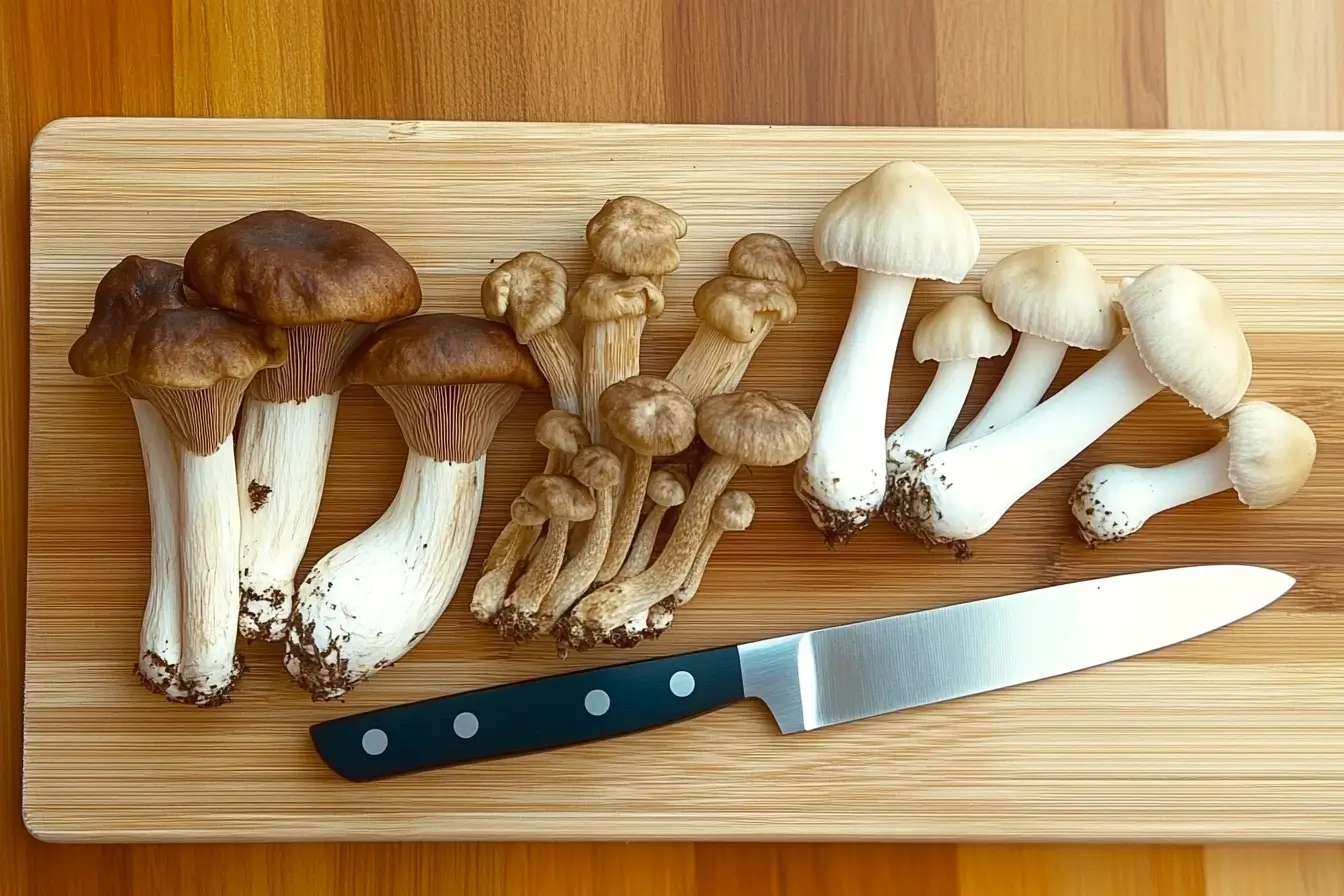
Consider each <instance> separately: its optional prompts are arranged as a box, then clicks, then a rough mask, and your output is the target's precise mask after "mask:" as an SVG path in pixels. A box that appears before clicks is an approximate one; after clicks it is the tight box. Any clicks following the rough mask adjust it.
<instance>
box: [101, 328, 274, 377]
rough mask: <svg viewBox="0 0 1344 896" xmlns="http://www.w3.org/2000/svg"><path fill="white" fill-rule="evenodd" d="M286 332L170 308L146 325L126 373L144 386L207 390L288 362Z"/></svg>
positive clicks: (133, 345)
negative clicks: (223, 382)
mask: <svg viewBox="0 0 1344 896" xmlns="http://www.w3.org/2000/svg"><path fill="white" fill-rule="evenodd" d="M286 345H287V343H286V341H285V337H284V333H283V332H282V331H281V330H279V329H277V328H275V327H271V326H268V325H266V324H261V323H257V322H256V321H253V320H248V319H247V318H245V317H240V316H239V315H236V314H229V313H228V312H226V311H220V310H218V309H216V308H168V309H165V310H163V311H160V312H158V313H157V314H155V315H154V316H153V317H151V318H149V319H148V320H147V321H145V322H144V324H142V325H141V327H140V330H139V332H137V333H136V335H135V341H134V342H133V343H132V345H131V353H130V363H129V365H128V367H127V371H126V373H127V375H128V376H129V377H130V378H131V379H132V380H134V381H135V382H137V383H139V384H140V385H143V386H155V387H160V388H165V389H207V388H209V387H211V386H214V385H216V384H217V383H220V382H222V381H223V380H248V379H251V378H252V377H253V376H255V375H256V373H257V371H259V370H262V369H264V368H267V367H277V366H279V365H280V364H283V363H284V361H285V357H286Z"/></svg>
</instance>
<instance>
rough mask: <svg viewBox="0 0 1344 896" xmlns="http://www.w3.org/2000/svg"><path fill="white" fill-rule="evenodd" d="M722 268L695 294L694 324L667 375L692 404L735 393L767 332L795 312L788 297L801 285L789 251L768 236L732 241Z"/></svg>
mask: <svg viewBox="0 0 1344 896" xmlns="http://www.w3.org/2000/svg"><path fill="white" fill-rule="evenodd" d="M728 269H729V271H730V273H728V274H726V275H724V276H721V277H715V278H714V279H712V280H708V281H706V282H705V283H703V284H701V286H700V288H699V289H697V290H696V292H695V300H694V306H695V314H696V317H698V318H699V319H700V324H699V326H697V327H696V330H695V335H694V336H693V337H692V338H691V342H690V344H689V345H687V346H686V350H685V351H683V352H682V353H681V357H680V358H678V359H677V362H676V364H674V365H673V367H672V371H671V372H670V373H669V374H668V375H667V378H668V379H669V380H670V381H671V382H673V383H675V384H676V385H678V386H680V387H681V389H682V391H684V392H685V393H686V395H687V396H688V397H689V398H690V399H691V401H692V402H694V403H697V404H698V403H699V402H700V401H701V399H703V398H705V397H706V396H709V395H717V394H719V393H721V392H731V391H733V390H734V389H736V388H737V386H738V383H740V382H741V381H742V377H743V376H744V375H745V374H746V372H747V365H748V364H749V363H750V362H751V358H752V356H753V355H754V354H755V353H756V349H757V348H759V347H760V345H761V343H762V342H764V341H765V337H766V336H768V335H769V334H770V331H771V329H773V328H774V326H775V325H776V324H787V323H789V322H791V321H792V320H793V318H794V316H795V315H796V314H797V313H798V306H797V304H796V303H795V302H794V293H796V292H798V291H799V290H801V289H802V288H803V287H804V286H805V285H806V283H807V276H806V274H805V273H804V272H803V266H802V263H801V262H799V261H798V258H797V256H795V255H794V254H793V249H792V247H790V246H789V244H788V243H787V242H785V241H784V240H782V239H780V238H779V237H777V236H774V235H773V234H769V233H753V234H748V235H747V236H744V237H743V238H742V239H740V240H738V241H737V242H736V243H735V244H734V245H733V248H732V250H731V251H730V252H729V253H728Z"/></svg>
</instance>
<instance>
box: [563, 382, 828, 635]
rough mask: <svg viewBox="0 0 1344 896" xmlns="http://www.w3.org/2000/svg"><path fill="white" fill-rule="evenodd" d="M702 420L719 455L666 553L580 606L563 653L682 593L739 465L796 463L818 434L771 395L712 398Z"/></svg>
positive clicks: (566, 630) (570, 618) (706, 469)
mask: <svg viewBox="0 0 1344 896" xmlns="http://www.w3.org/2000/svg"><path fill="white" fill-rule="evenodd" d="M696 422H697V425H698V427H699V430H700V437H701V438H702V439H704V441H705V444H706V445H708V446H709V448H710V450H711V451H712V452H713V453H712V454H711V455H710V456H709V459H708V460H707V461H706V462H705V464H704V466H703V467H701V469H700V473H699V475H698V476H696V479H695V483H694V485H692V486H691V493H690V495H688V496H687V498H686V503H685V504H684V505H683V506H682V508H681V514H680V516H679V517H678V519H677V525H676V526H675V528H673V530H672V535H671V537H669V539H668V541H667V545H666V546H665V547H664V548H663V552H662V553H661V554H659V555H658V559H657V560H655V561H654V562H653V564H652V565H651V566H649V568H648V569H645V570H644V571H643V572H641V573H639V574H638V575H636V576H633V577H631V578H629V579H625V580H623V581H620V582H612V583H610V584H607V585H604V586H603V587H601V588H599V589H597V590H595V591H593V592H591V593H590V594H588V595H587V596H586V597H584V598H583V599H582V600H580V601H579V602H578V603H577V604H575V605H574V608H573V609H572V610H571V611H570V613H569V614H568V615H567V616H566V617H565V618H563V619H562V620H561V621H560V623H559V624H558V625H556V626H555V629H554V632H555V635H556V641H557V642H558V645H559V648H560V650H561V652H562V653H563V652H565V651H566V650H567V649H568V648H569V647H574V648H576V649H579V650H583V649H586V648H588V647H592V646H594V645H596V644H598V643H600V642H601V641H602V640H603V639H605V638H606V637H607V636H608V635H609V634H610V633H611V632H612V631H613V630H615V629H616V628H618V627H619V626H621V625H623V624H624V623H625V622H626V621H627V620H631V619H635V618H636V617H638V616H642V615H643V614H644V613H645V612H646V611H647V610H648V609H649V608H650V607H651V606H653V605H654V604H656V603H657V602H658V601H660V600H662V599H663V598H665V597H667V596H668V595H670V594H672V593H673V592H674V591H676V590H677V588H678V587H680V586H681V583H682V582H683V581H684V580H685V578H686V575H687V573H688V572H689V571H690V569H691V565H692V564H693V563H694V561H695V555H696V552H697V551H698V550H699V547H700V543H701V542H702V541H703V540H704V537H705V533H706V531H707V530H708V528H709V520H710V515H711V512H712V510H713V507H714V501H715V499H717V498H718V497H719V495H720V494H722V493H723V491H724V489H726V488H727V487H728V483H729V481H730V480H731V479H732V478H733V475H734V474H735V473H736V472H737V470H738V467H740V466H741V465H743V464H748V465H751V466H766V467H779V466H784V465H786V464H791V463H793V462H794V461H796V460H797V459H798V458H800V457H802V456H803V454H804V453H805V452H806V451H807V445H808V442H809V440H810V439H811V435H812V433H811V427H810V425H809V423H808V419H807V415H806V414H804V413H803V412H802V411H800V410H799V409H798V408H797V407H795V406H794V405H793V404H791V403H789V402H787V401H784V400H783V399H780V398H776V397H774V396H773V395H770V394H769V393H766V392H757V391H738V392H728V393H725V394H723V395H711V396H710V397H709V398H706V399H705V400H704V401H702V402H701V403H700V407H699V409H698V410H697V413H696Z"/></svg>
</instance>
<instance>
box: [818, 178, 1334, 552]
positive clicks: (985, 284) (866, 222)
mask: <svg viewBox="0 0 1344 896" xmlns="http://www.w3.org/2000/svg"><path fill="white" fill-rule="evenodd" d="M814 240H815V250H816V254H817V257H818V258H819V259H820V260H821V262H822V264H823V266H824V267H826V268H827V269H831V268H834V267H835V266H837V265H844V266H848V267H853V268H855V269H856V270H857V279H856V284H855V293H854V302H853V307H852V309H851V313H850V317H849V322H848V325H847V326H846V328H845V332H844V335H843V336H842V338H841V340H840V345H839V349H838V351H837V353H836V355H835V359H834V361H833V363H832V365H831V368H830V371H829V373H828V375H827V378H826V382H825V385H824V386H823V388H822V392H821V397H820V399H819V401H818V403H817V406H816V410H815V412H814V414H813V418H812V424H813V429H814V433H813V438H812V445H811V448H810V450H809V452H808V453H807V455H806V457H804V459H803V460H802V461H801V462H800V463H799V464H798V467H797V469H796V475H795V488H796V491H797V493H798V495H799V497H800V499H801V500H802V501H803V502H804V504H805V505H806V506H807V508H808V510H809V511H810V515H811V517H812V520H813V522H814V523H815V524H816V525H817V526H818V527H819V528H820V529H821V530H822V532H823V533H824V535H825V537H826V539H827V540H828V541H830V542H832V543H836V542H843V541H845V540H847V539H848V538H850V537H851V536H852V535H853V534H854V533H855V532H857V531H858V530H860V529H862V528H863V527H864V526H866V525H868V524H869V522H871V520H872V518H873V517H874V516H875V515H876V514H878V513H879V512H881V513H883V514H884V515H885V516H886V517H887V519H889V520H890V521H891V522H892V523H893V524H895V525H896V526H897V527H899V528H900V529H902V530H904V531H905V532H908V533H910V534H912V535H914V536H916V537H917V538H919V539H920V540H922V541H924V542H926V543H930V544H949V545H952V546H953V547H954V548H955V549H956V555H957V556H958V557H960V558H965V557H968V556H969V554H970V552H969V550H968V549H967V547H966V543H967V542H968V541H970V540H972V539H975V538H978V537H980V536H982V535H984V534H985V533H986V532H988V531H989V530H990V529H991V528H992V527H993V526H994V525H995V524H996V523H997V522H998V521H999V520H1000V519H1001V518H1002V517H1003V515H1004V514H1005V513H1006V512H1007V511H1008V510H1009V509H1010V508H1011V507H1012V506H1013V505H1014V504H1015V503H1017V501H1018V500H1019V499H1021V498H1022V497H1023V496H1024V495H1025V494H1027V493H1028V492H1029V491H1031V490H1032V489H1033V488H1035V487H1036V486H1037V485H1039V484H1040V483H1042V482H1043V481H1045V480H1046V479H1047V478H1048V477H1050V476H1051V475H1052V474H1054V473H1055V472H1057V471H1058V470H1060V469H1061V468H1062V467H1064V466H1065V465H1066V464H1067V463H1069V462H1070V461H1071V460H1073V459H1074V458H1075V457H1077V456H1078V455H1079V454H1080V453H1082V451H1083V450H1084V449H1086V448H1087V447H1088V446H1089V445H1090V444H1091V443H1092V442H1094V441H1096V440H1097V439H1098V438H1100V437H1101V436H1102V435H1103V434H1104V433H1105V432H1107V431H1108V430H1109V429H1110V428H1111V427H1113V426H1115V424H1117V423H1118V422H1119V421H1120V420H1121V419H1123V418H1124V417H1125V416H1126V415H1128V414H1130V413H1131V412H1133V411H1134V410H1135V409H1137V408H1138V407H1139V406H1140V405H1142V404H1143V403H1144V402H1146V401H1147V400H1148V399H1150V398H1152V397H1153V396H1154V395H1156V394H1157V393H1159V392H1161V391H1163V390H1171V391H1172V392H1175V393H1176V394H1178V395H1180V396H1181V397H1183V398H1184V399H1186V400H1187V401H1188V402H1189V403H1190V405H1192V406H1193V407H1194V408H1196V409H1198V410H1200V411H1202V412H1204V413H1205V414H1207V415H1209V416H1210V417H1214V418H1222V417H1224V416H1226V417H1227V421H1228V429H1227V436H1226V437H1225V438H1224V439H1222V440H1220V441H1219V442H1218V444H1216V445H1215V446H1214V447H1212V448H1210V449H1209V450H1208V451H1206V452H1204V453H1203V454H1200V455H1198V456H1196V457H1192V458H1188V459H1186V460H1183V461H1180V462H1178V463H1174V464H1169V465H1167V466H1163V467H1157V468H1140V467H1133V466H1128V465H1120V464H1108V465H1106V466H1102V467H1099V468H1097V469H1095V470H1093V471H1091V472H1090V473H1088V474H1087V475H1086V476H1085V477H1084V478H1083V480H1082V481H1081V482H1080V483H1079V484H1078V487H1077V489H1076V490H1075V492H1074V494H1073V497H1072V499H1071V502H1070V504H1071V508H1072V511H1073V515H1074V517H1075V518H1076V519H1077V522H1078V526H1079V532H1080V535H1081V537H1082V538H1083V540H1085V541H1086V542H1088V543H1096V542H1101V541H1116V540H1119V539H1123V538H1126V537H1128V536H1130V535H1132V534H1134V533H1135V532H1137V531H1138V530H1139V528H1140V527H1142V526H1143V524H1144V522H1145V521H1146V520H1148V519H1149V518H1150V517H1151V516H1153V515H1154V514H1156V513H1159V512H1161V511H1163V510H1167V509H1170V508H1172V507H1175V506H1178V505H1180V504H1184V503H1186V502H1189V501H1193V500H1195V499H1197V498H1201V497H1204V496H1206V495H1210V494H1214V493H1216V492H1220V491H1224V490H1227V489H1234V490H1235V491H1236V494H1237V496H1238V497H1239V498H1240V500H1241V501H1242V503H1244V504H1246V505H1247V506H1249V507H1253V508H1263V507H1271V506H1274V505H1276V504H1279V503H1282V502H1283V501H1286V500H1288V499H1289V498H1290V497H1292V495H1293V494H1295V493H1296V492H1297V490H1298V489H1299V488H1301V486H1302V485H1303V483H1304V482H1305V481H1306V479H1307V476H1308V475H1309V473H1310V471H1311V467H1312V464H1313V463H1314V461H1315V455H1316V442H1315V438H1314V436H1313V435H1312V431H1311V428H1310V427H1309V426H1308V425H1307V424H1306V423H1304V422H1303V421H1302V420H1300V419H1299V418H1297V417H1295V416H1293V415H1292V414H1290V413H1288V412H1287V411H1284V410H1282V409H1280V408H1278V407H1276V406H1274V405H1272V404H1269V403H1267V402H1263V401H1246V400H1244V397H1245V394H1246V391H1247V389H1248V387H1249V385H1250V382H1251V368H1252V363H1251V352H1250V348H1249V346H1248V345H1247V342H1246V338H1245V336H1244V334H1243V333H1242V329H1241V326H1240V324H1239V323H1238V321H1237V318H1236V315H1235V314H1234V313H1233V310H1232V308H1231V307H1230V306H1229V305H1228V303H1227V302H1226V301H1225V300H1224V298H1223V296H1222V294H1221V293H1220V292H1219V290H1218V288H1217V287H1216V286H1215V285H1214V284H1213V283H1212V282H1210V281H1209V280H1208V279H1207V278H1205V277H1204V276H1203V275H1201V274H1199V273H1198V272H1196V271H1193V270H1190V269H1189V268H1186V267H1182V266H1180V265H1172V264H1164V265H1156V266H1154V267H1151V268H1149V269H1148V270H1145V271H1143V272H1142V273H1140V274H1139V275H1138V276H1136V277H1132V278H1131V277H1125V278H1123V279H1121V280H1120V281H1118V282H1115V283H1110V282H1107V281H1106V280H1105V279H1104V278H1103V277H1102V276H1101V275H1100V274H1099V273H1098V272H1097V270H1096V268H1095V267H1094V266H1093V264H1092V262H1091V261H1090V260H1089V259H1088V258H1087V257H1086V256H1085V255H1084V254H1083V253H1082V252H1080V251H1079V250H1078V249H1076V248H1074V247H1072V246H1069V245H1063V244H1052V245H1042V246H1035V247H1030V248H1026V249H1023V250H1020V251H1017V252H1014V253H1012V254H1010V255H1007V256H1005V257H1003V258H1001V259H999V260H998V261H997V262H996V263H994V264H993V265H992V266H991V267H990V268H989V270H988V271H987V272H986V273H985V274H984V276H983V277H982V278H981V281H980V285H979V293H980V295H979V296H975V295H974V294H967V295H958V296H956V297H954V298H952V299H951V300H949V301H947V302H946V303H944V304H943V305H941V306H940V307H938V308H936V309H934V310H933V311H931V312H930V313H928V314H926V315H925V316H924V317H923V318H922V319H921V320H920V321H919V324H918V326H917V327H916V329H915V332H914V340H913V351H914V355H915V357H916V359H917V360H919V361H921V362H924V361H935V362H937V364H938V367H937V372H936V373H935V375H934V377H933V381H932V383H931V385H930V386H929V388H928V390H927V391H926V392H925V394H924V396H923V398H922V400H921V401H920V402H919V405H918V407H917V408H916V409H915V411H914V413H913V414H911V416H910V417H909V419H907V420H906V421H905V422H904V423H903V424H901V425H900V426H899V427H897V428H896V430H895V431H894V432H892V433H890V434H889V435H886V436H884V434H883V429H884V426H885V420H886V411H887V398H888V388H889V383H890V380H891V371H892V365H893V361H894V358H895V353H896V348H897V344H898V341H899V338H900V333H901V329H902V326H903V324H904V321H905V317H906V311H907V308H908V306H909V301H910V295H911V292H912V290H913V288H914V283H915V281H916V280H918V279H935V280H943V281H947V282H951V283H954V284H959V283H962V282H963V281H964V280H965V278H966V277H967V276H968V274H969V273H970V271H971V268H972V267H973V266H974V264H975V262H976V260H977V257H978V255H979V252H980V240H979V234H978V231H977V229H976V225H975V223H974V222H973V221H972V220H971V217H970V215H969V214H968V213H967V212H966V210H965V209H963V208H962V207H961V205H960V204H959V203H958V202H957V201H956V199H954V198H953V196H952V195H951V193H950V192H949V191H948V190H947V189H946V187H944V186H943V184H942V183H940V182H939V180H938V179H937V177H936V176H935V175H934V174H933V173H932V172H931V171H930V170H929V169H928V168H926V167H924V166H923V165H920V164H918V163H915V162H892V163H889V164H887V165H884V166H882V167H881V168H879V169H877V170H876V171H874V172H872V173H871V174H869V175H868V176H867V177H864V178H863V179H861V180H859V181H858V182H856V183H854V184H853V185H851V186H849V187H848V188H846V189H845V190H844V191H842V192H841V193H840V194H839V195H838V196H836V197H835V198H834V199H833V200H832V201H831V202H830V203H829V204H827V205H826V206H825V207H824V208H823V209H822V211H821V213H820V215H819V217H818V219H817V222H816V225H815V230H814ZM1014 331H1016V332H1017V333H1018V340H1017V347H1016V349H1015V350H1014V351H1013V354H1012V357H1011V359H1010V361H1009V363H1008V366H1007V368H1006V370H1005V372H1004V374H1003V376H1002V378H1001V379H1000V381H999V382H998V384H997V386H996V387H995V389H994V390H993V393H992V395H991V396H990V397H989V399H988V400H987V401H986V403H985V405H984V407H982V408H981V409H980V410H979V412H978V413H977V414H976V415H975V416H974V417H973V418H972V419H971V420H970V422H969V423H968V424H967V425H966V426H965V427H963V428H962V429H961V430H960V432H957V433H956V434H953V433H952V430H953V428H954V427H955V424H956V420H957V419H958V417H959V415H960V414H961V412H962V409H963V405H964V403H965V401H966V398H967V395H968V393H969V390H970V386H971V383H972V380H973V378H974V374H975V368H976V364H977V362H978V360H979V359H982V358H991V357H997V356H1001V355H1004V354H1006V353H1007V352H1008V350H1009V347H1010V344H1011V340H1012V333H1013V332H1014ZM1070 347H1073V348H1080V349H1087V350H1093V351H1104V352H1105V354H1104V355H1102V356H1101V358H1100V359H1098V360H1097V361H1096V363H1095V364H1093V365H1092V366H1091V367H1090V368H1089V369H1088V370H1086V371H1085V372H1084V373H1083V374H1081V375H1080V376H1078V377H1077V378H1076V379H1075V380H1073V381H1072V382H1070V383H1069V384H1067V385H1066V386H1064V387H1063V388H1061V389H1060V390H1059V391H1057V392H1056V393H1055V394H1054V395H1052V396H1051V397H1049V398H1048V399H1045V400H1042V399H1043V398H1044V396H1045V394H1046V392H1047V391H1048V389H1049V387H1050V385H1051V383H1052V382H1053V381H1054V379H1055V377H1056V374H1057V373H1058V371H1059V369H1060V366H1061V363H1062V361H1063V359H1064V355H1065V352H1066V351H1067V350H1068V349H1069V348H1070Z"/></svg>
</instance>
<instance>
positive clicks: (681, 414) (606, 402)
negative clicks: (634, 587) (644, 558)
mask: <svg viewBox="0 0 1344 896" xmlns="http://www.w3.org/2000/svg"><path fill="white" fill-rule="evenodd" d="M598 409H599V411H600V412H601V415H602V421H603V422H604V423H605V424H606V426H607V429H608V430H609V431H610V433H611V435H612V436H613V437H614V438H615V439H616V440H617V441H618V442H619V443H620V444H622V445H624V446H625V447H626V449H627V450H628V452H629V460H628V462H627V463H626V465H625V482H624V483H623V485H622V488H621V500H620V506H619V507H618V508H617V510H616V520H615V523H614V525H613V529H612V533H611V539H610V543H609V544H608V546H607V549H606V555H605V558H604V559H603V561H602V565H601V569H600V570H599V571H598V572H597V578H596V581H597V582H599V583H601V582H608V581H610V580H611V579H612V578H613V577H614V576H615V575H616V573H617V572H619V571H620V569H621V564H622V563H624V562H625V556H626V553H627V552H628V551H629V550H630V543H631V541H632V540H633V539H634V537H635V529H636V528H637V527H638V526H639V511H640V508H641V507H642V506H643V505H644V493H645V490H646V489H647V488H648V484H649V471H650V470H651V469H652V468H653V459H654V458H655V457H665V456H668V455H673V454H677V453H678V452H680V451H684V450H685V449H686V448H687V447H689V446H690V444H691V441H692V440H693V439H694V438H695V405H693V404H691V400H690V399H689V398H688V397H687V396H686V394H685V393H684V392H682V391H681V389H679V388H678V387H677V386H675V385H673V384H672V383H670V382H668V381H667V380H664V379H660V378H658V377H655V376H632V377H629V378H628V379H625V380H622V381H621V382H619V383H612V384H611V385H610V386H608V387H607V389H606V390H605V391H604V392H603V393H602V398H601V400H600V401H599V402H598Z"/></svg>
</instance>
